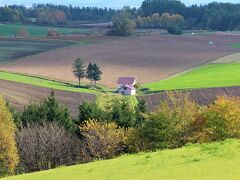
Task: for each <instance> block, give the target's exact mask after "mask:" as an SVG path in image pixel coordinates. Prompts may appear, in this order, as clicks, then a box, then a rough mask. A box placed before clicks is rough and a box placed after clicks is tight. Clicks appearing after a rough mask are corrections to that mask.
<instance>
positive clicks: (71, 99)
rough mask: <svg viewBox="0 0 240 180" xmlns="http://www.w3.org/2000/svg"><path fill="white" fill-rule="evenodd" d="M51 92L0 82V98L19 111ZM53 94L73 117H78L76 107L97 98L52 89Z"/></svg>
mask: <svg viewBox="0 0 240 180" xmlns="http://www.w3.org/2000/svg"><path fill="white" fill-rule="evenodd" d="M52 90H53V89H50V88H44V87H40V86H32V85H29V84H23V83H18V82H12V81H5V80H0V92H1V93H0V96H3V97H4V99H6V100H7V101H8V102H9V103H10V104H11V105H12V106H13V107H15V108H16V109H17V110H20V111H21V110H23V108H24V107H25V106H27V105H29V104H35V103H37V102H40V101H42V100H43V99H44V98H47V97H48V96H49V95H50V92H51V91H52ZM54 93H55V95H56V98H57V99H58V101H60V103H61V104H63V105H65V106H67V107H68V108H69V110H70V113H71V115H72V116H73V117H77V116H78V113H79V110H78V106H79V105H80V104H81V103H82V102H83V101H88V102H94V101H95V100H96V98H97V95H96V94H93V93H82V92H71V91H65V90H63V91H62V90H56V89H54Z"/></svg>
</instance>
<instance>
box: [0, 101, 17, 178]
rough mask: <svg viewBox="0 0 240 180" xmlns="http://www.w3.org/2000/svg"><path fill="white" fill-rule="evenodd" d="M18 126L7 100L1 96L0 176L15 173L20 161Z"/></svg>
mask: <svg viewBox="0 0 240 180" xmlns="http://www.w3.org/2000/svg"><path fill="white" fill-rule="evenodd" d="M15 131H16V127H15V125H14V122H13V118H12V115H11V113H10V112H9V110H8V108H7V106H6V103H5V101H4V100H3V99H2V98H0V162H1V163H0V176H4V175H7V174H13V173H14V171H15V168H16V166H17V165H18V162H19V157H18V152H17V147H16V142H15Z"/></svg>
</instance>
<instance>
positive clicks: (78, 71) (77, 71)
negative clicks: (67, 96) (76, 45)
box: [73, 58, 85, 86]
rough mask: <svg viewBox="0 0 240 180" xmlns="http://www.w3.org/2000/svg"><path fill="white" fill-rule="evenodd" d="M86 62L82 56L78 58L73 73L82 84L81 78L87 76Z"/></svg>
mask: <svg viewBox="0 0 240 180" xmlns="http://www.w3.org/2000/svg"><path fill="white" fill-rule="evenodd" d="M84 67H85V66H84V63H83V61H82V59H81V58H77V59H76V60H75V61H74V64H73V74H74V76H75V77H76V78H78V84H79V86H80V84H81V79H83V78H84V77H85V69H84Z"/></svg>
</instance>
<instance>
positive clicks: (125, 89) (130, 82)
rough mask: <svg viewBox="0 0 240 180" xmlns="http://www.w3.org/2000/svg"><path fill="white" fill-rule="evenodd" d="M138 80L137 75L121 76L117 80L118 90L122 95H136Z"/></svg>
mask: <svg viewBox="0 0 240 180" xmlns="http://www.w3.org/2000/svg"><path fill="white" fill-rule="evenodd" d="M136 82H137V81H136V78H135V77H119V78H118V81H117V85H118V92H119V93H120V94H122V95H135V94H136V88H135V87H134V85H135V84H136Z"/></svg>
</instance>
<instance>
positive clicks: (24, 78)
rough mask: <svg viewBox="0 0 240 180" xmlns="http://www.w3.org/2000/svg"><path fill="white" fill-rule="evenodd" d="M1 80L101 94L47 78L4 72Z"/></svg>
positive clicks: (85, 87)
mask: <svg viewBox="0 0 240 180" xmlns="http://www.w3.org/2000/svg"><path fill="white" fill-rule="evenodd" d="M0 79H2V80H7V81H13V82H18V83H23V84H29V85H33V86H39V87H45V88H50V89H56V90H63V91H70V92H85V93H99V91H96V90H92V89H89V88H87V86H86V84H85V85H83V86H81V87H78V85H77V84H74V83H64V82H59V81H55V80H51V79H47V78H40V77H34V76H28V75H22V74H15V73H9V72H3V71H0Z"/></svg>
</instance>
